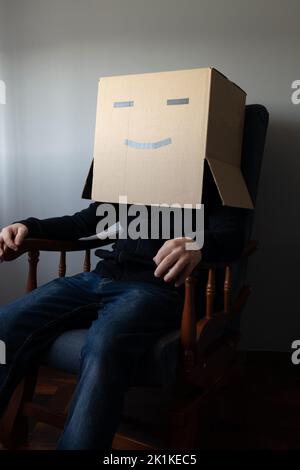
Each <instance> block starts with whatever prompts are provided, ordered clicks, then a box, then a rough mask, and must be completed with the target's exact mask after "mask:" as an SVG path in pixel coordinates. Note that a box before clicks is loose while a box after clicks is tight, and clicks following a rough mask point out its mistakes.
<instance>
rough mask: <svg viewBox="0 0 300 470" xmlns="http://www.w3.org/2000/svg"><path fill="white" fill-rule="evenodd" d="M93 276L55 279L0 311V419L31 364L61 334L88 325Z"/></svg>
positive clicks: (93, 304)
mask: <svg viewBox="0 0 300 470" xmlns="http://www.w3.org/2000/svg"><path fill="white" fill-rule="evenodd" d="M103 282H104V283H105V282H106V279H105V278H102V277H101V276H99V275H98V274H96V273H80V274H77V275H75V276H70V277H65V278H57V279H54V280H53V281H50V282H48V283H47V284H44V285H42V286H40V287H38V288H37V289H35V290H34V291H32V292H30V293H28V294H26V295H24V296H22V297H21V298H19V299H17V300H15V301H13V302H11V303H9V304H7V305H5V306H3V307H1V308H0V339H1V340H2V341H4V342H5V345H6V364H5V365H0V416H1V413H2V412H3V409H4V407H5V406H6V404H7V400H8V399H9V395H10V393H11V392H12V390H13V388H14V386H16V384H17V382H18V381H19V380H20V379H21V378H22V377H23V376H24V374H25V373H26V371H27V370H28V368H29V367H30V366H31V364H32V361H33V360H34V359H37V358H38V357H40V353H41V352H42V351H43V350H44V349H45V348H46V346H47V344H49V341H51V340H53V339H54V338H55V337H56V336H57V335H58V334H59V333H60V332H61V331H63V330H65V329H68V328H74V327H75V328H76V327H77V326H79V327H80V326H82V325H86V326H89V325H90V324H91V322H92V320H93V318H95V316H96V312H97V308H99V304H100V295H99V286H100V285H101V283H103Z"/></svg>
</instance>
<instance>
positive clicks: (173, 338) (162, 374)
mask: <svg viewBox="0 0 300 470" xmlns="http://www.w3.org/2000/svg"><path fill="white" fill-rule="evenodd" d="M87 331H88V330H86V329H78V330H70V331H66V332H65V333H63V334H61V335H60V336H59V337H58V338H57V339H56V340H55V341H54V342H53V344H52V345H51V347H50V348H49V350H48V351H47V354H46V355H45V358H44V361H43V362H44V364H45V365H47V366H49V367H53V368H55V369H59V370H62V371H64V372H68V373H71V374H77V373H78V372H79V367H80V354H81V349H82V347H83V345H84V343H85V339H86V335H87ZM179 339H180V331H179V330H175V331H172V332H170V333H169V334H167V335H164V336H162V337H161V338H160V339H158V340H157V342H156V343H155V345H154V346H153V347H152V348H151V349H150V350H149V351H148V352H147V353H146V354H145V355H144V357H141V358H140V368H139V369H138V373H137V374H136V377H135V379H134V383H133V384H132V385H135V386H155V385H159V386H162V385H170V384H171V383H172V382H173V380H174V378H175V375H176V374H175V373H176V365H177V362H178V351H179Z"/></svg>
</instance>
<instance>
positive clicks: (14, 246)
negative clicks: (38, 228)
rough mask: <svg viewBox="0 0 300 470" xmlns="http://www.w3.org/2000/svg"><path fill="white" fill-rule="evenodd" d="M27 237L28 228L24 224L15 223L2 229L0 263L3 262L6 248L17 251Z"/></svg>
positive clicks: (0, 234)
mask: <svg viewBox="0 0 300 470" xmlns="http://www.w3.org/2000/svg"><path fill="white" fill-rule="evenodd" d="M27 235H28V228H27V227H26V225H24V224H18V223H17V224H12V225H8V226H7V227H4V228H3V229H2V230H1V232H0V261H4V259H5V252H6V251H7V249H8V248H10V249H11V250H14V251H18V249H19V247H20V246H21V245H22V243H23V241H24V238H25V237H26V236H27Z"/></svg>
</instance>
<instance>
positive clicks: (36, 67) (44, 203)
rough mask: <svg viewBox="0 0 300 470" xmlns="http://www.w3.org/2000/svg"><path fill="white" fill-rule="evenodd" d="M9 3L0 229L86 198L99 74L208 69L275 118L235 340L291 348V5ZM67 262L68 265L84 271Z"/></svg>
mask: <svg viewBox="0 0 300 470" xmlns="http://www.w3.org/2000/svg"><path fill="white" fill-rule="evenodd" d="M2 3H3V0H2ZM5 3H6V5H7V7H8V12H7V18H8V22H9V30H10V33H9V46H8V47H9V59H10V66H11V71H12V76H11V77H10V80H9V83H8V104H7V105H6V106H9V107H10V109H13V116H12V117H13V118H14V121H13V120H11V123H12V126H13V127H12V130H13V132H11V137H12V138H11V141H10V142H11V144H12V143H13V144H14V147H12V146H11V147H10V149H11V150H10V153H9V158H8V162H7V170H6V174H1V175H0V178H1V185H2V184H3V183H4V186H3V187H5V195H4V198H5V199H4V200H5V201H6V210H4V211H3V212H2V214H1V224H7V223H9V222H11V221H12V220H16V219H18V218H23V217H27V216H29V215H34V216H37V217H42V218H44V217H49V216H52V215H63V214H65V213H72V212H74V211H76V210H78V209H79V208H82V207H85V206H86V205H87V202H84V201H82V200H81V199H80V193H81V189H82V185H83V181H84V178H85V175H86V172H87V168H88V166H89V163H90V160H91V157H92V149H93V135H94V125H95V111H96V96H97V81H98V78H99V77H100V76H101V75H109V74H123V73H134V72H147V71H159V70H172V69H178V68H189V67H198V66H207V65H214V66H215V67H217V68H218V69H220V70H221V71H223V72H224V73H225V74H226V75H228V76H229V77H230V78H232V79H233V80H234V81H236V82H237V83H239V84H240V85H241V87H243V88H244V89H246V90H247V92H248V103H264V104H265V105H266V106H267V107H268V109H269V111H270V113H271V124H270V131H269V138H268V144H267V150H266V155H265V161H264V166H263V172H262V178H261V185H260V193H259V198H258V203H257V211H256V226H255V233H256V236H257V237H258V239H259V240H260V250H259V252H258V253H257V254H256V255H255V256H254V258H253V260H252V261H251V264H250V269H249V281H250V282H251V283H252V284H253V286H254V291H253V294H252V298H251V300H250V302H249V305H248V307H247V310H246V312H245V316H244V321H243V342H242V347H244V348H250V349H252V348H253V349H275V350H276V349H277V350H288V349H289V348H290V343H291V341H292V340H293V339H295V336H296V337H297V336H299V334H300V332H299V334H298V331H299V330H300V320H299V317H298V311H297V308H296V306H297V305H298V304H297V300H298V298H296V296H297V289H296V282H295V281H294V282H293V277H294V278H295V279H296V276H297V270H296V265H297V261H298V258H299V250H298V249H297V244H298V238H299V227H298V225H299V224H298V221H297V213H298V211H297V209H299V203H298V200H299V198H298V197H297V196H298V175H299V169H300V168H299V167H300V163H299V162H300V160H299V158H298V149H299V143H300V133H299V119H300V106H298V107H297V106H293V105H292V104H291V99H290V96H291V83H292V81H293V80H295V79H299V78H300V77H299V75H300V70H299V61H297V57H298V55H299V54H298V49H299V47H298V44H297V42H298V41H299V32H298V30H299V25H298V23H299V16H300V4H299V2H298V0H287V1H286V2H282V0H265V1H263V2H262V1H261V0H226V2H225V1H224V0H185V1H179V0H151V1H149V0H51V1H48V0H6V1H5ZM1 16H2V15H1ZM1 187H2V186H1ZM3 187H2V188H3ZM75 258H76V257H75ZM75 258H74V261H73V263H72V272H76V271H77V270H79V269H80V267H79V264H78V259H77V258H76V259H75ZM43 259H44V260H45V262H44V264H43V265H41V277H40V279H41V282H43V281H45V280H46V279H48V278H50V277H51V276H53V273H54V265H53V262H52V261H51V260H50V258H49V257H47V256H46V257H44V258H43ZM24 268H25V264H24V261H19V262H17V263H14V264H10V265H8V264H6V265H5V266H4V265H2V266H0V275H1V283H0V302H1V303H4V302H6V301H8V300H9V299H12V298H14V297H15V296H16V295H20V293H21V292H22V289H23V275H24ZM9 281H11V282H9ZM288 297H289V301H288V300H287V299H288ZM297 297H298V296H297Z"/></svg>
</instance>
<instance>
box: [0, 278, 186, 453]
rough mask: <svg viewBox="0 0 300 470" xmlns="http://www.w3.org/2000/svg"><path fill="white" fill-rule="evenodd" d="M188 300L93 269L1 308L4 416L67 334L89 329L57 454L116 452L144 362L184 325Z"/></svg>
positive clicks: (0, 375) (0, 388) (0, 410)
mask: <svg viewBox="0 0 300 470" xmlns="http://www.w3.org/2000/svg"><path fill="white" fill-rule="evenodd" d="M182 303H183V302H182V296H181V295H180V294H179V293H178V292H177V291H176V290H175V289H168V288H164V287H161V286H157V285H154V284H151V283H147V282H129V281H118V280H114V279H110V278H107V277H102V276H101V275H99V274H97V273H95V272H90V273H80V274H77V275H75V276H70V277H65V278H57V279H54V280H53V281H51V282H49V283H47V284H44V285H43V286H41V287H39V288H37V289H35V290H34V291H32V292H30V293H29V294H26V295H24V296H23V297H21V298H19V299H17V300H15V301H14V302H11V303H10V304H8V305H5V306H3V307H1V308H0V339H1V340H2V341H5V343H6V353H7V364H6V365H0V413H3V411H4V409H5V407H6V406H7V404H8V401H9V398H10V396H11V394H12V392H13V390H14V388H15V387H16V385H17V383H18V382H19V381H20V380H21V379H22V378H23V377H24V375H25V374H26V373H27V372H28V371H29V370H30V368H31V367H33V365H34V363H35V362H37V361H38V359H39V358H40V357H41V354H42V353H44V352H45V351H46V349H47V348H48V347H49V345H50V344H51V343H52V342H53V340H54V339H55V338H56V337H57V336H58V335H59V334H60V333H62V332H63V331H66V330H68V329H73V328H82V327H87V328H89V330H88V335H87V339H86V343H85V345H84V347H83V349H82V351H81V363H80V373H79V377H78V381H77V385H76V389H75V392H74V395H73V398H72V402H71V406H70V409H69V413H68V417H67V422H66V424H65V428H64V431H63V433H62V435H61V437H60V440H59V443H58V449H98V450H107V449H110V448H111V445H112V440H113V437H114V434H115V432H116V430H117V427H118V423H119V421H120V417H121V413H122V408H123V402H124V396H125V392H126V391H127V389H128V386H129V385H130V381H131V378H132V377H133V375H134V373H135V371H136V370H137V367H138V365H139V358H141V356H142V354H143V353H144V352H145V351H146V350H147V349H148V348H149V347H151V345H153V344H154V342H155V341H156V340H157V339H158V338H159V337H160V336H161V335H163V334H165V333H166V332H168V331H170V330H172V329H175V328H178V327H179V326H180V321H181V311H182Z"/></svg>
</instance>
